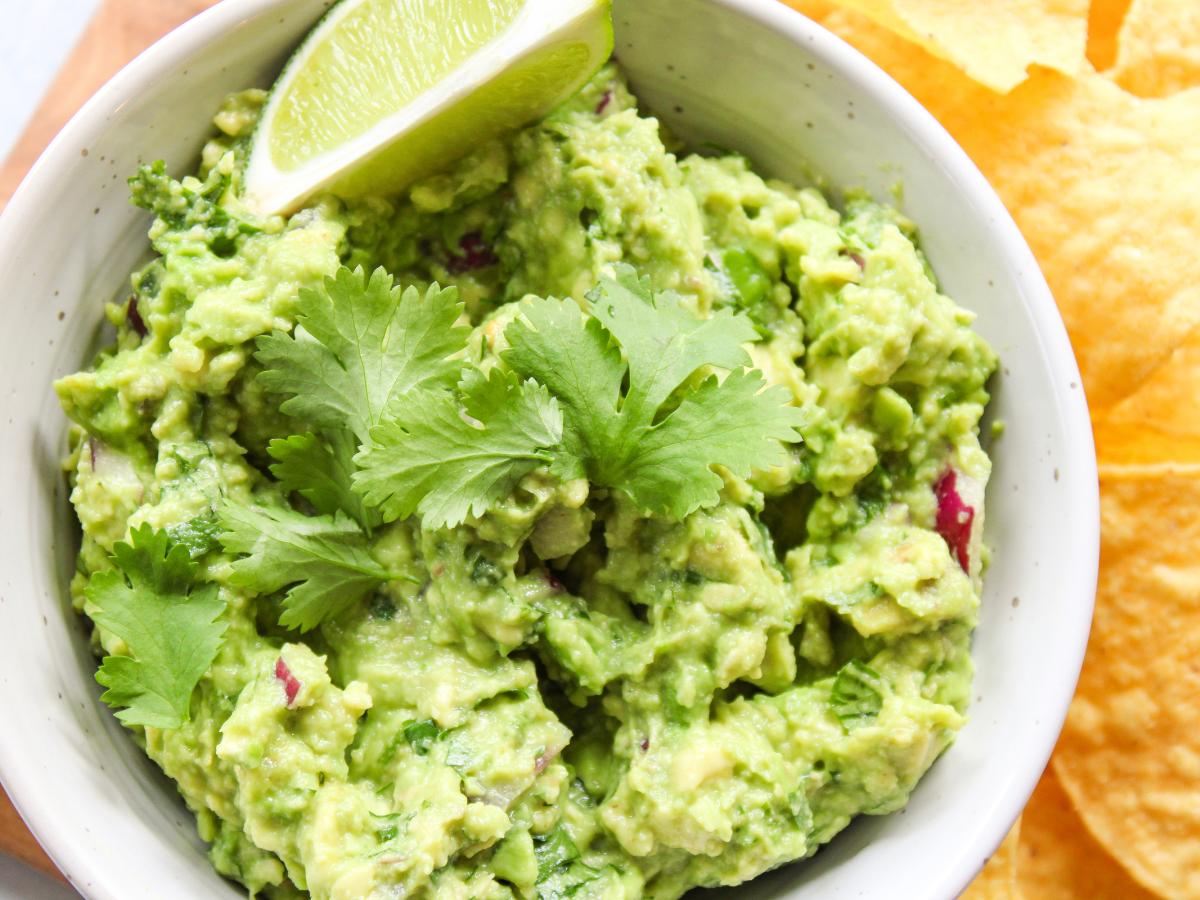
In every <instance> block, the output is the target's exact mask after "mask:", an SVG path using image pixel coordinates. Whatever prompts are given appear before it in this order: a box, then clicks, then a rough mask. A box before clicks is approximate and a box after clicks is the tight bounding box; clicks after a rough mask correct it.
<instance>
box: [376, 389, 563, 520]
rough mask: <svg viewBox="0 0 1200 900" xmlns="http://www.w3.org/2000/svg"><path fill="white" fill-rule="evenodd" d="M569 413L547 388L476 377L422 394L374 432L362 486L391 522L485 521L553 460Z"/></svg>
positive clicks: (412, 399) (400, 408)
mask: <svg viewBox="0 0 1200 900" xmlns="http://www.w3.org/2000/svg"><path fill="white" fill-rule="evenodd" d="M562 427H563V426H562V413H561V412H560V411H559V408H558V404H557V403H556V402H555V401H554V399H553V398H552V397H551V396H550V394H549V393H548V392H547V390H546V389H545V388H544V387H542V386H541V385H538V384H535V383H534V382H531V381H526V382H524V383H522V382H520V381H519V380H518V379H517V378H516V377H515V376H514V375H512V374H511V373H506V372H502V371H500V370H493V371H492V373H491V375H490V376H484V375H483V374H482V373H481V372H479V371H478V370H477V369H468V370H467V372H466V373H465V375H464V377H463V380H462V382H461V383H460V384H459V386H458V389H457V391H424V392H416V393H414V394H412V395H410V396H409V397H407V398H406V400H405V402H404V403H402V404H396V406H395V408H394V410H393V411H392V413H391V416H390V417H389V418H388V419H385V420H384V422H383V424H381V425H379V426H378V427H377V428H375V429H374V430H373V431H372V433H371V434H372V443H371V445H370V446H368V447H367V448H366V449H364V450H363V451H362V452H361V453H360V454H359V455H358V456H357V457H355V461H356V462H357V463H358V464H359V466H360V467H361V469H360V471H359V472H358V473H356V474H355V476H354V485H355V488H356V489H357V490H359V491H360V492H361V493H362V494H363V496H364V498H365V500H366V502H367V503H368V505H370V506H377V507H380V509H381V510H382V513H383V516H384V518H385V519H387V520H392V519H397V518H403V517H405V516H410V515H412V514H413V513H420V514H421V516H422V518H423V520H424V522H425V524H426V526H428V527H439V526H442V525H451V526H452V525H458V524H459V523H461V522H462V521H463V520H464V519H466V518H467V516H469V515H482V514H483V513H484V512H485V511H486V510H487V509H488V507H489V506H492V505H494V504H495V503H497V502H499V501H500V500H502V499H503V498H504V497H505V496H506V495H507V494H508V493H509V492H510V491H512V489H513V488H514V487H515V486H516V484H517V482H518V481H520V480H521V478H523V477H524V476H525V475H526V474H528V473H529V472H531V471H533V470H534V469H535V468H537V467H538V466H540V465H544V464H546V463H548V462H550V461H551V460H552V459H553V454H552V453H551V448H553V447H554V446H555V445H556V444H558V442H559V440H560V439H561V437H562Z"/></svg>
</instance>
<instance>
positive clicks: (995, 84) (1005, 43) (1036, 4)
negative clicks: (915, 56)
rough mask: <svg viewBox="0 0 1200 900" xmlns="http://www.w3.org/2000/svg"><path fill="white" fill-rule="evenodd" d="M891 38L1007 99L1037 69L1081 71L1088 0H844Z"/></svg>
mask: <svg viewBox="0 0 1200 900" xmlns="http://www.w3.org/2000/svg"><path fill="white" fill-rule="evenodd" d="M842 5H843V6H846V7H849V8H852V9H857V10H858V11H859V12H861V13H864V14H865V15H867V16H870V17H871V18H872V19H874V20H875V21H876V22H878V23H879V24H880V25H882V26H884V27H885V28H888V29H890V30H891V31H894V32H895V33H896V34H899V35H901V36H902V37H905V38H907V39H908V40H910V41H914V42H915V43H917V44H920V45H921V46H922V47H924V48H925V49H926V50H928V51H929V52H930V53H932V54H934V55H935V56H938V57H941V58H942V59H945V60H948V61H950V62H952V63H954V64H955V65H957V66H958V67H959V68H961V69H962V70H963V71H964V72H966V73H967V74H968V75H969V76H970V77H971V78H974V79H975V80H976V81H978V82H979V83H980V84H983V85H987V86H988V87H990V88H991V89H992V90H995V91H999V92H1001V93H1006V92H1008V91H1010V90H1012V89H1013V88H1014V87H1016V86H1017V85H1018V84H1020V83H1021V82H1022V81H1024V80H1025V78H1026V72H1027V71H1028V69H1029V67H1030V66H1031V65H1034V64H1035V63H1036V64H1038V65H1042V66H1047V67H1049V68H1051V69H1057V70H1058V71H1060V72H1066V73H1068V74H1074V73H1076V72H1079V71H1080V70H1081V69H1082V68H1083V65H1084V52H1085V50H1086V47H1087V15H1088V3H1087V0H992V2H990V3H986V4H984V3H964V2H962V0H844V2H843V4H842Z"/></svg>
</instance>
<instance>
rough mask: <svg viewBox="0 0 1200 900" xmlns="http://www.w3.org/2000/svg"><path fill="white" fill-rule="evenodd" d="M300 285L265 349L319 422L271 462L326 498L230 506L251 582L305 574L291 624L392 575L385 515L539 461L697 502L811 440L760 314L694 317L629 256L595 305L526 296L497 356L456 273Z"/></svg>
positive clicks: (525, 470) (264, 376)
mask: <svg viewBox="0 0 1200 900" xmlns="http://www.w3.org/2000/svg"><path fill="white" fill-rule="evenodd" d="M298 304H299V314H298V316H297V326H296V328H295V330H294V332H293V333H291V334H285V333H282V332H279V333H275V334H272V335H268V336H266V337H263V338H260V339H259V349H258V353H257V354H256V355H257V358H258V360H259V361H260V362H261V363H262V364H263V367H264V369H263V372H262V373H261V374H260V375H259V378H260V379H261V381H262V383H263V384H264V385H265V386H266V387H267V388H269V389H270V390H271V391H273V392H275V393H277V394H281V395H283V397H284V400H283V402H282V404H281V409H282V411H283V412H285V413H288V414H289V415H292V416H295V417H296V418H297V419H299V420H300V421H302V422H304V423H305V424H307V425H308V426H310V427H311V429H312V430H310V431H305V432H302V433H299V434H295V435H292V436H290V437H288V438H286V439H280V440H275V441H272V442H271V444H270V446H269V448H268V452H269V453H270V455H271V456H272V458H273V459H274V460H275V462H274V463H273V464H272V465H271V467H270V469H271V473H272V475H274V476H275V478H276V479H277V481H278V483H279V484H280V486H281V487H282V488H283V489H284V490H285V492H287V493H289V494H292V495H296V496H299V497H301V498H303V500H304V501H305V502H306V503H307V504H308V505H309V506H310V507H311V508H312V510H314V511H315V512H316V513H317V515H315V516H309V515H305V514H303V513H301V512H297V511H296V510H292V509H280V508H278V507H271V506H269V505H268V506H266V507H259V508H252V507H248V506H244V505H240V504H236V503H231V502H227V503H226V505H225V506H224V507H223V509H222V512H221V520H222V524H223V525H224V527H225V533H224V534H223V535H222V536H221V541H222V544H223V545H224V546H225V548H226V549H227V550H229V551H230V552H233V553H235V554H242V555H244V558H243V559H240V560H238V561H237V562H235V563H234V573H235V574H234V577H235V579H236V580H237V581H236V583H238V584H241V585H242V586H245V587H247V588H250V589H252V590H256V591H259V592H263V593H265V592H272V591H277V590H281V589H283V588H285V587H289V586H290V589H289V591H288V594H287V597H286V598H285V600H284V608H285V611H284V614H283V616H282V618H281V620H280V621H281V623H282V624H284V625H285V626H288V627H299V628H302V629H309V628H313V627H315V626H316V625H318V624H319V623H320V622H321V621H323V620H324V619H325V618H327V617H329V616H331V615H335V614H336V613H337V612H339V611H340V610H342V609H345V608H346V607H347V606H348V605H349V604H351V603H353V602H355V601H356V600H358V599H361V597H363V596H364V595H365V594H366V593H367V592H369V591H371V590H373V589H374V588H375V587H376V586H378V585H379V584H380V583H381V582H383V581H386V580H388V579H390V578H392V577H393V576H392V575H390V574H389V573H387V572H386V571H384V570H383V568H382V567H380V566H379V565H378V564H377V563H376V562H375V561H374V560H373V559H372V558H371V557H370V553H369V551H368V546H369V542H368V538H369V535H370V533H371V531H372V529H373V528H375V527H377V526H378V524H379V523H380V522H381V521H382V522H390V521H394V520H396V519H401V518H407V517H409V516H413V515H418V516H420V517H421V520H422V523H423V524H424V525H425V526H426V527H429V528H438V527H452V526H455V525H458V524H460V523H462V522H463V521H465V520H466V519H467V518H469V517H471V516H480V515H483V514H484V513H486V512H487V510H488V509H490V508H492V507H494V506H495V505H496V504H498V503H500V502H501V501H503V499H504V498H505V497H506V496H508V495H509V494H510V493H511V492H512V491H513V490H514V489H515V488H516V486H517V485H518V484H519V483H520V481H521V479H522V478H524V477H525V476H526V475H528V474H529V473H530V472H532V471H534V470H536V469H538V468H540V467H545V468H546V469H548V470H549V471H550V472H551V473H553V474H555V475H557V476H558V477H560V478H563V479H570V478H579V477H586V478H587V479H588V480H590V481H591V482H592V483H593V484H595V485H598V486H601V487H606V488H609V489H612V490H616V491H620V492H622V493H624V494H625V495H627V496H628V497H629V498H630V500H632V501H633V502H634V503H635V504H636V505H637V506H638V507H640V508H641V509H644V510H646V511H648V512H651V513H655V514H659V515H663V516H667V517H671V518H675V519H682V518H684V517H685V516H687V515H688V514H690V513H691V512H693V511H694V510H696V509H698V508H700V507H702V506H709V505H712V504H715V503H716V502H717V501H718V500H719V498H720V489H721V487H722V483H723V482H722V478H721V475H720V474H719V473H718V472H717V471H716V469H717V468H718V467H723V468H724V469H726V470H728V471H729V472H731V473H733V474H734V475H735V476H739V477H745V476H748V475H749V474H750V472H751V471H752V470H754V469H763V468H768V467H770V466H773V465H776V464H779V463H782V462H783V461H784V459H785V456H786V450H785V446H784V445H785V444H786V443H789V442H794V441H797V440H799V437H798V433H797V430H796V429H797V427H798V426H799V424H800V412H799V410H798V409H796V408H795V407H794V406H792V405H791V404H790V398H789V396H788V394H787V392H786V391H785V390H784V389H783V388H781V387H768V386H767V384H766V382H765V381H764V380H763V377H762V374H761V373H760V372H757V371H754V370H752V369H751V368H750V366H751V360H750V357H749V355H748V354H747V352H746V350H745V346H744V345H745V344H746V343H748V342H750V341H753V340H755V339H756V337H757V332H756V330H755V328H754V326H753V324H752V323H751V322H750V321H749V319H747V318H746V317H745V316H742V315H738V314H734V313H732V312H728V311H722V312H718V313H716V314H715V315H713V316H712V317H710V318H707V319H703V318H700V317H697V316H695V315H693V314H692V313H691V312H690V311H689V310H688V309H687V308H686V307H685V306H684V304H683V302H682V301H681V299H680V298H679V297H678V296H677V295H675V294H673V293H670V292H662V293H655V292H654V291H652V290H651V287H650V283H649V282H648V281H647V280H639V279H638V277H637V275H636V273H635V272H634V270H633V269H631V268H629V267H628V266H619V267H618V268H617V272H616V277H614V278H606V279H603V280H602V281H601V282H600V284H599V285H598V286H597V287H596V289H595V290H594V291H593V292H592V293H591V294H589V296H588V303H587V304H586V309H582V308H581V306H580V305H579V304H576V303H575V302H573V301H569V300H568V301H560V300H551V299H531V300H528V301H525V302H524V303H523V304H522V305H521V307H520V309H519V315H518V317H517V318H516V319H515V320H514V321H513V322H511V323H510V324H509V325H508V327H507V328H506V330H505V332H504V338H505V340H506V341H507V344H508V349H507V350H506V351H504V352H503V354H502V356H501V359H500V360H499V361H496V362H497V364H495V365H492V366H491V367H490V369H487V371H485V367H483V366H481V365H480V364H478V363H476V362H474V361H472V360H471V359H469V358H468V354H467V337H468V331H467V329H465V328H462V327H460V326H458V325H457V324H456V323H457V322H458V320H459V319H460V317H461V316H462V311H463V306H462V304H461V303H460V302H459V299H458V294H457V292H456V291H455V290H454V289H453V288H448V289H442V288H439V287H438V286H437V285H436V284H435V285H432V286H431V287H429V289H428V290H426V291H425V292H424V293H421V292H419V291H417V290H416V288H413V287H409V288H407V289H404V290H401V288H399V287H398V286H394V285H393V282H392V279H391V277H390V276H389V275H388V274H387V273H386V272H384V271H383V270H382V269H377V270H376V271H375V272H374V273H373V274H372V275H370V276H369V277H368V276H367V275H366V274H365V273H364V272H363V270H361V269H358V270H356V271H353V272H351V271H350V270H348V269H341V270H340V271H339V272H338V273H337V274H336V276H334V277H333V278H328V279H326V281H325V284H324V286H323V287H322V288H320V289H316V290H305V291H302V292H301V295H300V298H299V301H298ZM718 373H720V374H718Z"/></svg>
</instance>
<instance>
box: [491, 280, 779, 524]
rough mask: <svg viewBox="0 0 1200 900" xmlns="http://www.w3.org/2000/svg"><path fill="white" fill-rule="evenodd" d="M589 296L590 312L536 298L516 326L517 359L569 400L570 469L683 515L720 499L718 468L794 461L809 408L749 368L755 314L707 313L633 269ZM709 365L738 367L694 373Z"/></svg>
mask: <svg viewBox="0 0 1200 900" xmlns="http://www.w3.org/2000/svg"><path fill="white" fill-rule="evenodd" d="M588 298H589V300H590V301H591V305H590V307H589V311H590V312H591V316H592V317H591V318H590V319H588V320H585V319H584V317H583V315H582V314H581V313H580V311H579V309H578V308H577V307H576V306H574V305H573V304H565V303H560V302H558V301H554V300H531V301H528V302H527V303H525V304H524V305H523V307H522V310H521V312H522V315H521V317H520V318H518V319H517V320H516V321H514V322H513V323H512V324H511V325H510V326H509V327H508V329H507V330H506V331H505V337H506V338H507V339H508V342H509V344H510V347H511V349H510V350H508V351H507V352H506V353H505V354H504V360H505V362H507V363H508V364H509V365H510V366H511V367H512V368H513V369H514V370H516V371H517V372H519V373H520V374H522V375H524V376H526V377H528V378H532V379H535V380H536V381H538V382H539V383H541V384H543V385H545V386H546V387H547V388H549V390H550V392H551V393H552V394H553V395H554V396H555V397H557V398H558V400H559V401H560V402H561V403H562V405H563V412H564V418H565V421H566V428H567V436H566V438H565V440H564V450H565V451H566V453H564V454H560V455H559V456H558V457H557V458H556V461H555V465H556V468H557V469H558V471H560V472H562V473H563V474H565V475H586V476H587V478H588V479H589V480H590V481H591V482H592V483H593V484H598V485H602V486H604V487H609V488H615V489H617V490H620V491H622V492H624V493H625V494H626V495H628V496H629V498H630V499H631V500H633V502H634V503H636V504H637V505H638V506H639V507H641V508H642V509H646V510H649V511H650V512H654V513H659V514H661V515H665V516H669V517H671V518H675V519H682V518H684V517H685V516H687V515H688V514H689V513H691V512H693V511H695V510H696V509H698V508H700V507H702V506H711V505H713V504H715V503H716V502H717V501H718V499H719V492H720V489H721V486H722V480H721V478H720V476H719V475H717V473H716V472H714V471H713V467H714V466H723V467H725V468H726V469H728V470H729V471H730V472H732V473H733V474H734V475H735V476H740V477H745V476H747V475H749V474H750V472H751V470H753V469H764V468H768V467H770V466H774V465H778V464H780V463H782V462H783V461H784V458H785V451H784V446H783V445H784V443H785V442H788V441H796V440H798V435H797V433H796V428H797V427H798V426H799V425H800V411H799V410H798V409H797V408H796V407H793V406H791V405H789V403H788V400H789V398H788V395H787V392H786V391H785V390H784V389H783V388H782V387H778V386H776V387H769V388H768V387H767V385H766V382H765V381H763V378H762V375H761V373H759V372H757V371H750V370H748V369H747V368H746V367H748V366H749V365H750V364H751V362H750V357H749V355H748V354H747V353H746V351H745V349H744V347H743V345H744V344H745V343H747V342H749V341H753V340H755V338H756V332H755V329H754V326H753V324H752V323H751V322H750V320H749V319H747V318H745V317H744V316H739V315H735V314H733V313H731V312H729V311H722V312H718V313H716V314H715V315H713V316H712V317H711V318H708V319H699V318H696V317H695V316H693V315H692V314H691V313H690V312H688V311H687V310H686V309H685V308H684V307H683V305H682V303H681V301H680V299H679V297H678V296H676V295H675V294H672V293H659V294H655V293H654V292H653V291H651V289H650V284H649V281H648V280H639V279H638V277H637V275H636V273H635V272H634V271H633V269H631V268H629V267H628V266H620V267H618V269H617V277H616V278H615V279H610V278H605V279H602V280H601V281H600V284H599V285H598V286H597V287H596V289H595V290H593V291H592V292H591V293H590V294H589V295H588ZM709 366H715V367H718V368H721V369H725V370H729V374H728V375H727V376H726V377H725V379H724V380H719V379H718V378H717V376H716V375H715V374H710V375H708V376H706V377H703V378H701V379H699V381H698V383H697V382H696V381H694V376H696V375H697V373H699V372H700V371H701V370H702V369H705V368H706V367H709ZM625 384H627V385H628V386H627V387H623V385H625Z"/></svg>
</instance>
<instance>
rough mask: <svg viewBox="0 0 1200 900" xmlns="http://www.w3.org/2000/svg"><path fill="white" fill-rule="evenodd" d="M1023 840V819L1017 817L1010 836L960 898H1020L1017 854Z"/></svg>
mask: <svg viewBox="0 0 1200 900" xmlns="http://www.w3.org/2000/svg"><path fill="white" fill-rule="evenodd" d="M1020 841H1021V820H1020V819H1017V821H1016V823H1015V824H1014V825H1013V827H1012V829H1011V830H1010V831H1009V832H1008V836H1007V837H1006V838H1005V839H1004V843H1002V844H1001V845H1000V846H999V847H998V848H996V852H995V853H993V854H992V858H991V859H989V860H988V861H987V864H986V865H985V866H984V867H983V869H982V870H981V871H980V873H979V875H978V876H976V878H975V880H974V881H972V882H971V884H970V885H969V886H968V887H967V889H966V890H965V891H963V892H962V894H960V895H959V900H1020V897H1021V895H1020V894H1019V893H1018V891H1017V855H1018V852H1019V850H1018V848H1019V846H1020Z"/></svg>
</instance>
